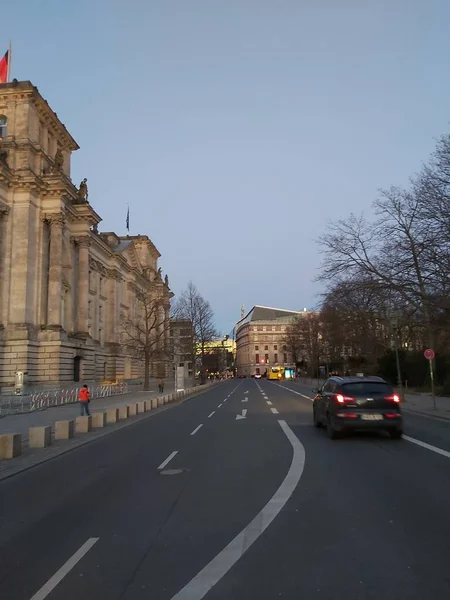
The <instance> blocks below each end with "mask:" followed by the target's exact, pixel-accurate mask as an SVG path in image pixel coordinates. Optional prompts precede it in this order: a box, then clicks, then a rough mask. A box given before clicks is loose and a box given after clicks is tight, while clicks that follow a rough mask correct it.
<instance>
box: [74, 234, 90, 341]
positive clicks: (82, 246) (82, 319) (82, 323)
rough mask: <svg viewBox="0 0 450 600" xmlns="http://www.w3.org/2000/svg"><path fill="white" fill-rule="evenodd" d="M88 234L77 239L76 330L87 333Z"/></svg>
mask: <svg viewBox="0 0 450 600" xmlns="http://www.w3.org/2000/svg"><path fill="white" fill-rule="evenodd" d="M90 245H91V240H90V238H89V236H86V237H82V238H79V240H78V311H77V331H78V333H86V334H87V333H88V302H89V246H90Z"/></svg>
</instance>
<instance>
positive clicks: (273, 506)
mask: <svg viewBox="0 0 450 600" xmlns="http://www.w3.org/2000/svg"><path fill="white" fill-rule="evenodd" d="M278 423H279V424H280V427H281V428H282V430H283V431H284V433H285V435H286V437H287V438H288V440H289V441H290V443H291V445H292V448H293V456H292V462H291V466H290V468H289V471H288V473H287V475H286V477H285V479H284V481H283V483H282V484H281V485H280V487H279V488H278V489H277V491H276V492H275V494H274V495H273V496H272V498H271V499H270V500H269V502H268V503H267V504H266V506H265V507H264V508H263V509H262V510H261V512H259V513H258V514H257V515H256V517H255V518H254V519H253V521H252V522H251V523H249V524H248V525H247V527H246V528H245V529H243V530H242V531H241V532H240V533H239V534H238V535H237V536H236V537H235V538H234V540H232V541H231V542H230V543H229V544H228V546H226V547H225V548H224V549H223V550H222V551H221V552H219V554H218V555H217V556H216V557H215V558H213V559H212V561H211V562H210V563H209V564H207V565H206V567H204V568H203V569H202V570H201V571H200V573H198V575H196V576H195V577H194V579H192V580H191V581H190V582H189V583H188V584H187V585H186V586H185V587H184V588H182V589H181V590H180V591H179V592H178V593H177V594H175V596H173V598H172V600H201V599H202V598H204V597H205V596H206V594H207V593H208V592H209V590H210V589H211V588H212V587H214V586H215V585H216V583H217V582H218V581H219V580H220V579H222V577H223V576H224V575H225V574H226V573H227V572H228V571H229V570H230V569H231V567H232V566H233V565H234V564H235V563H236V562H237V561H238V560H239V559H240V558H241V556H242V555H243V554H244V553H245V552H246V551H247V550H248V549H249V548H250V546H251V545H252V544H253V542H255V541H256V540H257V539H258V538H259V536H260V535H261V534H262V533H263V532H264V531H265V530H266V529H267V527H268V526H269V525H270V524H271V523H272V521H273V520H274V519H275V517H276V516H277V515H278V513H279V512H280V511H281V510H282V509H283V507H284V506H285V504H286V502H287V501H288V500H289V498H290V497H291V495H292V492H293V491H294V490H295V488H296V487H297V485H298V482H299V481H300V477H301V476H302V473H303V469H304V467H305V458H306V456H305V448H304V447H303V445H302V444H301V442H300V441H299V440H298V438H297V437H296V436H295V434H294V433H293V431H292V430H291V429H290V427H289V426H288V425H287V424H286V422H285V421H278Z"/></svg>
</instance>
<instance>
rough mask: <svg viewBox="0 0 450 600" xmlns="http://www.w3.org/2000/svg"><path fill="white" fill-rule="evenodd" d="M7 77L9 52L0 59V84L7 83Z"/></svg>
mask: <svg viewBox="0 0 450 600" xmlns="http://www.w3.org/2000/svg"><path fill="white" fill-rule="evenodd" d="M8 75H9V50H7V51H6V54H5V55H4V56H3V58H1V59H0V83H8Z"/></svg>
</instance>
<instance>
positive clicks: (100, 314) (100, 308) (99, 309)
mask: <svg viewBox="0 0 450 600" xmlns="http://www.w3.org/2000/svg"><path fill="white" fill-rule="evenodd" d="M100 281H101V280H100ZM98 319H99V321H103V306H102V305H101V304H100V306H99V307H98Z"/></svg>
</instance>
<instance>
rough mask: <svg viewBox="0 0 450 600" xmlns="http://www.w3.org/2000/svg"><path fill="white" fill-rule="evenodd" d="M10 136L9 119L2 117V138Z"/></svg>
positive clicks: (0, 133) (0, 135)
mask: <svg viewBox="0 0 450 600" xmlns="http://www.w3.org/2000/svg"><path fill="white" fill-rule="evenodd" d="M7 134H8V119H7V118H6V117H5V115H0V138H3V137H6V136H7Z"/></svg>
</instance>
